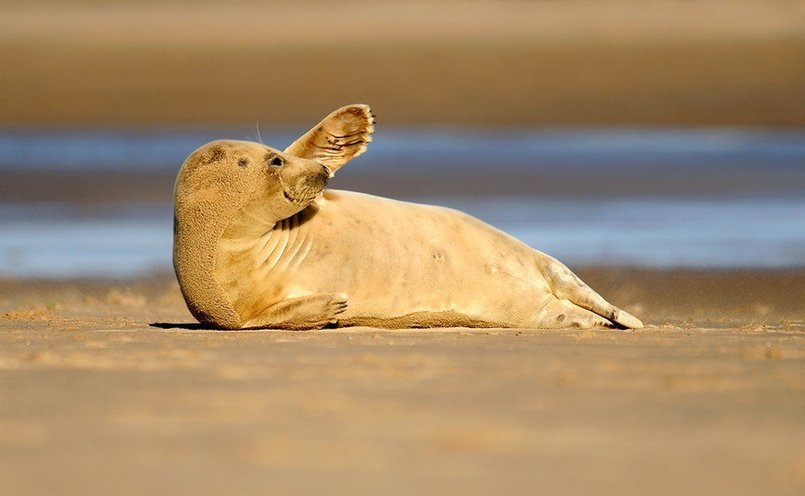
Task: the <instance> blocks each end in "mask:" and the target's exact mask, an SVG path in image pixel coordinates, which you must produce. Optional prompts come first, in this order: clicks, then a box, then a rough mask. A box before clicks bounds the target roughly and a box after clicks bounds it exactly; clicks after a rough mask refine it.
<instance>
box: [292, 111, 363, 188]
mask: <svg viewBox="0 0 805 496" xmlns="http://www.w3.org/2000/svg"><path fill="white" fill-rule="evenodd" d="M374 123H375V116H374V114H372V110H371V109H370V108H369V106H368V105H364V104H357V105H347V106H346V107H341V108H340V109H338V110H336V111H335V112H333V113H332V114H330V115H328V116H327V117H325V118H324V120H323V121H321V122H320V123H319V124H318V125H316V127H314V128H313V129H311V130H310V131H308V132H307V133H305V134H304V135H302V137H300V138H299V139H297V140H296V141H294V142H293V143H291V145H290V146H289V147H288V148H286V149H285V153H290V154H291V155H295V156H297V157H301V158H308V159H313V160H316V161H318V162H320V163H321V164H323V165H326V166H327V167H328V168H329V169H330V170H331V171H332V172H335V171H337V170H338V169H340V168H341V167H342V166H343V165H344V164H346V163H347V162H349V161H350V160H352V159H353V158H355V157H357V156H358V155H360V154H361V153H363V152H364V151H366V145H367V144H368V143H369V142H371V141H372V133H374V132H375V127H374Z"/></svg>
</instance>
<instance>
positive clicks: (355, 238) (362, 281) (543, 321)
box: [173, 105, 643, 329]
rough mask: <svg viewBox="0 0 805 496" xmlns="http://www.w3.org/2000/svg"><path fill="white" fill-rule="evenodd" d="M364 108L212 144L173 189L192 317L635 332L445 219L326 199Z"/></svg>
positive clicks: (355, 148)
mask: <svg viewBox="0 0 805 496" xmlns="http://www.w3.org/2000/svg"><path fill="white" fill-rule="evenodd" d="M373 132H374V116H373V114H372V113H371V111H370V109H369V107H368V106H366V105H349V106H346V107H343V108H341V109H339V110H336V111H335V112H333V113H332V114H330V115H329V116H327V117H326V118H325V119H324V120H323V121H322V122H320V123H319V124H318V125H317V126H315V127H314V128H313V129H311V130H310V131H309V132H307V133H306V134H304V135H303V136H302V137H300V138H299V139H298V140H296V141H295V142H294V143H292V144H291V145H290V146H289V147H288V148H286V149H285V151H280V150H278V149H275V148H271V147H269V146H265V145H263V144H261V143H252V142H245V141H213V142H211V143H208V144H206V145H204V146H202V147H201V148H199V149H198V150H196V151H194V152H193V153H192V154H190V156H189V157H188V158H187V160H186V161H185V162H184V164H183V166H182V168H181V170H180V172H179V175H178V177H177V180H176V187H175V222H174V249H173V261H174V268H175V271H176V276H177V278H178V281H179V286H180V287H181V290H182V294H183V296H184V299H185V301H186V302H187V306H188V308H189V309H190V312H191V313H192V314H193V315H194V316H195V317H196V318H197V319H198V320H199V321H200V322H202V323H204V324H208V325H211V326H215V327H219V328H225V329H242V328H279V329H317V328H322V327H326V326H353V325H368V326H376V327H391V328H401V327H455V326H466V327H536V328H558V327H592V326H609V327H624V328H639V327H642V326H643V324H642V322H640V320H639V319H637V318H636V317H634V316H632V315H630V314H629V313H627V312H625V311H623V310H621V309H618V308H616V307H614V306H613V305H611V304H609V303H608V302H607V301H606V300H604V299H603V298H602V297H601V296H600V295H598V293H596V292H595V291H593V290H592V289H590V288H589V287H588V286H587V285H586V284H585V283H583V282H582V281H581V280H580V279H579V278H578V277H576V275H575V274H573V273H572V272H571V271H570V270H569V269H568V268H567V267H565V266H564V265H563V264H562V263H560V262H559V261H557V260H556V259H554V258H552V257H550V256H548V255H546V254H544V253H541V252H539V251H537V250H534V249H532V248H531V247H529V246H528V245H526V244H525V243H522V242H521V241H519V240H517V239H515V238H513V237H511V236H509V235H507V234H505V233H503V232H502V231H499V230H497V229H495V228H493V227H491V226H489V225H487V224H485V223H483V222H481V221H479V220H477V219H475V218H473V217H471V216H469V215H466V214H464V213H461V212H458V211H456V210H452V209H448V208H443V207H436V206H426V205H418V204H413V203H406V202H401V201H396V200H391V199H386V198H380V197H376V196H370V195H366V194H362V193H354V192H348V191H336V190H325V189H324V188H325V186H326V185H327V182H328V180H329V179H330V178H331V177H332V176H333V174H334V173H335V172H336V171H337V170H338V169H339V168H341V167H342V166H343V165H344V164H346V163H347V162H348V161H349V160H351V159H352V158H354V157H356V156H358V155H360V154H361V153H363V152H364V150H366V146H367V144H368V143H369V142H370V141H371V135H372V133H373Z"/></svg>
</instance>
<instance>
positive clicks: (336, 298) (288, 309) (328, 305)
mask: <svg viewBox="0 0 805 496" xmlns="http://www.w3.org/2000/svg"><path fill="white" fill-rule="evenodd" d="M346 309H347V295H345V294H343V293H327V294H319V295H311V296H302V297H299V298H289V299H287V300H283V301H280V302H279V303H275V304H273V305H271V306H270V307H268V308H267V309H265V310H264V311H263V312H262V313H261V314H260V315H259V316H257V317H255V318H253V319H251V320H249V321H248V322H246V325H245V326H244V327H250V328H258V327H260V328H272V329H288V330H305V329H321V328H322V327H325V326H327V325H333V324H338V318H337V316H338V315H339V314H341V313H343V312H344V310H346Z"/></svg>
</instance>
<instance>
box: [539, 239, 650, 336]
mask: <svg viewBox="0 0 805 496" xmlns="http://www.w3.org/2000/svg"><path fill="white" fill-rule="evenodd" d="M538 253H539V252H538ZM539 255H540V256H541V257H544V260H543V263H542V264H540V266H541V267H543V275H544V276H545V279H546V280H547V281H548V284H549V285H550V286H551V290H553V293H554V294H555V295H556V296H557V297H559V298H564V299H566V300H569V301H571V302H572V303H574V304H576V305H578V306H580V307H582V308H584V309H586V310H589V311H591V312H593V313H595V314H598V315H600V316H601V317H604V318H605V319H608V320H610V321H612V322H613V323H614V324H617V325H619V326H622V327H625V328H629V329H640V328H641V327H643V322H641V321H640V319H638V318H637V317H635V316H634V315H632V314H630V313H629V312H627V311H625V310H621V309H620V308H618V307H616V306H614V305H612V304H611V303H609V302H608V301H606V300H605V299H604V298H603V297H602V296H601V295H599V294H598V293H596V292H595V291H593V289H592V288H591V287H589V286H588V285H587V284H585V283H584V281H582V280H581V279H579V277H578V276H577V275H576V274H574V273H573V272H571V271H570V269H568V268H567V267H565V265H564V264H563V263H562V262H560V261H559V260H556V259H555V258H553V257H550V256H548V255H545V254H544V253H539Z"/></svg>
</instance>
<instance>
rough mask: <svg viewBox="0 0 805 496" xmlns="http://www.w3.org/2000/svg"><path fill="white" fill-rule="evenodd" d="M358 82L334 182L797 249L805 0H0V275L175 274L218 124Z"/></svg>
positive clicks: (495, 210)
mask: <svg viewBox="0 0 805 496" xmlns="http://www.w3.org/2000/svg"><path fill="white" fill-rule="evenodd" d="M349 103H368V104H370V105H372V107H373V109H374V112H375V113H376V114H377V115H378V120H379V124H378V125H377V126H376V134H375V141H374V143H372V144H371V145H370V147H369V149H368V151H367V153H366V154H365V155H363V156H362V157H360V158H358V159H356V160H355V161H354V162H352V163H350V164H349V165H348V166H347V167H345V168H344V169H343V170H342V171H341V172H340V173H339V176H338V177H337V178H336V179H335V180H334V181H333V183H332V187H335V188H343V189H352V190H358V191H363V192H366V193H372V194H378V195H383V196H389V197H393V198H398V199H404V200H412V201H420V202H429V203H438V204H443V205H448V206H453V207H457V208H460V209H462V210H465V211H467V212H469V213H471V214H473V215H475V216H477V217H480V218H482V219H484V220H486V221H488V222H490V223H492V224H493V225H495V226H497V227H499V228H501V229H504V230H506V231H508V232H510V233H512V234H514V235H515V236H517V237H519V238H521V239H523V240H524V241H526V242H528V243H529V244H531V245H532V246H535V247H537V248H539V249H541V250H543V251H545V252H547V253H550V254H551V255H554V256H556V257H558V258H560V259H561V260H563V261H565V262H567V263H568V264H570V265H572V266H578V265H582V266H592V265H595V266H622V265H630V266H644V267H662V268H664V267H679V266H684V267H694V268H706V267H761V268H774V267H792V266H802V265H805V2H803V1H799V0H732V1H715V0H712V1H710V0H684V1H682V0H677V1H673V0H640V1H638V0H613V1H606V2H601V1H592V0H578V1H573V0H542V1H539V0H533V1H528V0H498V1H448V0H445V1H438V2H437V1H423V0H412V1H408V2H397V1H389V0H377V1H368V0H367V1H362V0H343V1H340V2H325V1H318V0H306V1H304V2H299V1H275V2H268V1H257V0H235V1H230V2H226V3H221V2H211V1H210V2H207V1H192V0H173V1H164V0H160V1H157V0H140V1H138V0H123V1H111V0H108V1H106V0H59V1H57V0H25V1H23V0H0V276H5V277H46V278H50V277H73V276H109V277H130V276H140V275H147V274H151V273H154V272H159V273H161V272H168V271H170V270H171V260H170V256H171V243H172V229H171V226H172V188H173V181H174V178H175V176H176V173H177V172H178V170H179V167H180V165H181V163H182V161H183V160H184V158H185V157H186V156H187V155H188V154H189V153H191V152H192V151H193V150H194V149H196V148H197V147H199V146H201V145H202V144H204V143H205V142H207V141H209V140H212V139H218V138H232V139H250V140H256V138H257V135H258V127H259V133H260V135H261V136H262V139H263V141H264V142H266V144H269V145H272V146H275V147H278V148H284V147H285V146H286V145H287V144H289V143H290V142H291V141H292V140H293V139H294V138H295V137H296V136H298V135H299V134H301V133H302V132H304V131H306V130H307V129H308V128H310V127H311V126H312V125H314V124H315V123H317V122H318V121H319V120H320V119H321V118H322V117H323V116H324V115H326V114H328V113H329V112H330V111H332V110H334V109H336V108H338V107H340V106H342V105H345V104H349Z"/></svg>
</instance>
